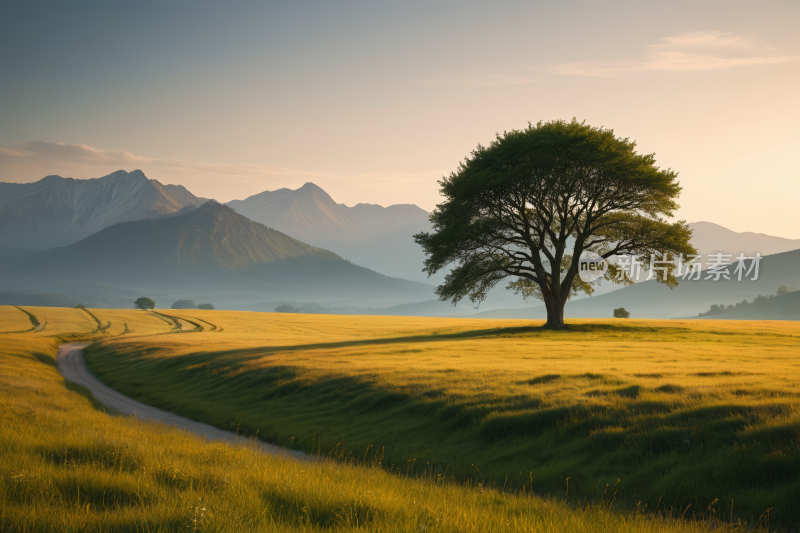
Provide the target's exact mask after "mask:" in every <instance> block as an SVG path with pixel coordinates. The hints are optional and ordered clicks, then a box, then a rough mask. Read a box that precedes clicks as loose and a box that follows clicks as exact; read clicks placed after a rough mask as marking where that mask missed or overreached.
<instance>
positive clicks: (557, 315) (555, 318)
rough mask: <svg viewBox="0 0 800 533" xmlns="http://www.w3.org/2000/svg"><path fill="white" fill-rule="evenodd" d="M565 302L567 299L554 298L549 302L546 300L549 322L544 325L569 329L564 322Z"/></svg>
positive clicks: (548, 327) (550, 327)
mask: <svg viewBox="0 0 800 533" xmlns="http://www.w3.org/2000/svg"><path fill="white" fill-rule="evenodd" d="M564 304H566V301H563V302H562V301H561V300H560V299H558V298H552V299H550V301H549V302H545V307H546V308H547V322H546V323H545V325H544V326H543V327H545V328H547V329H567V325H566V324H564Z"/></svg>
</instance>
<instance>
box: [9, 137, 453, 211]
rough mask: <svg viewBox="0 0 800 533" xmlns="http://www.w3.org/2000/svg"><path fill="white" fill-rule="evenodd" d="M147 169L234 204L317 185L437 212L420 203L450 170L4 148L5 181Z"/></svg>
mask: <svg viewBox="0 0 800 533" xmlns="http://www.w3.org/2000/svg"><path fill="white" fill-rule="evenodd" d="M121 169H122V170H127V171H132V170H135V169H140V170H142V171H143V172H144V173H145V175H147V177H149V178H153V179H157V180H159V181H160V182H162V183H179V184H181V185H184V186H185V187H187V188H188V189H189V190H190V191H192V192H193V193H194V194H197V195H199V196H202V197H205V198H215V199H217V200H219V201H228V200H232V199H234V198H239V199H241V198H245V197H247V196H250V195H252V194H256V193H259V192H262V191H265V190H276V189H280V188H283V187H289V188H292V189H294V188H297V187H300V186H302V185H303V184H304V183H306V182H309V181H313V182H314V183H316V184H317V185H319V186H321V187H322V188H323V189H325V190H326V191H327V192H328V193H329V194H331V195H332V196H333V197H334V198H336V199H337V201H340V202H341V201H345V202H346V203H347V204H348V205H355V204H356V203H359V202H369V203H379V204H381V205H391V204H395V203H417V204H421V207H423V208H425V209H431V208H432V207H433V205H435V202H436V201H437V199H438V194H436V193H435V192H434V193H433V194H429V195H428V196H429V198H426V199H423V201H422V202H421V201H420V198H419V195H418V191H419V190H427V189H429V188H430V185H431V184H433V183H436V180H437V179H439V178H441V176H442V175H443V174H445V173H446V172H444V171H441V170H440V171H436V172H433V171H431V172H420V173H402V172H397V173H386V172H375V173H347V174H344V173H337V172H326V173H319V172H312V171H308V170H304V169H298V168H292V167H284V166H276V165H258V164H226V163H204V162H198V161H186V160H180V159H155V158H150V157H144V156H140V155H136V154H132V153H130V152H120V151H111V150H100V149H97V148H93V147H91V146H87V145H85V144H67V143H57V142H49V141H25V142H20V143H15V144H14V145H13V146H12V147H7V148H4V147H0V181H11V182H16V183H29V182H33V181H38V180H40V179H42V178H43V177H44V176H46V175H48V174H57V175H60V176H64V177H73V178H80V179H87V178H98V177H100V176H104V175H106V174H110V173H111V172H114V171H116V170H121Z"/></svg>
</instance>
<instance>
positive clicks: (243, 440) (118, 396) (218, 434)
mask: <svg viewBox="0 0 800 533" xmlns="http://www.w3.org/2000/svg"><path fill="white" fill-rule="evenodd" d="M88 345H89V343H87V342H72V343H67V344H62V345H60V346H59V347H58V355H57V356H56V360H57V362H58V370H59V372H61V375H62V376H63V377H64V379H65V380H66V381H68V382H70V383H74V384H76V385H79V386H80V387H84V388H85V389H87V390H88V391H89V392H90V393H91V395H92V397H94V399H95V400H97V401H98V402H100V403H101V404H102V405H104V406H106V407H107V408H109V409H111V410H115V411H117V412H119V413H120V414H121V415H122V416H135V417H137V418H140V419H143V420H151V421H154V422H160V423H162V424H167V425H170V426H175V427H178V428H181V429H184V430H186V431H189V432H191V433H194V434H195V435H197V436H199V437H201V438H205V439H209V440H212V441H220V442H226V443H229V444H234V445H238V446H255V447H257V449H258V450H259V451H261V452H263V453H267V454H270V455H279V456H283V457H289V458H292V459H297V460H301V461H318V460H321V459H320V458H318V457H314V456H310V455H307V454H304V453H303V452H298V451H295V450H289V449H286V448H281V447H280V446H275V445H274V444H268V443H266V442H263V441H260V440H258V439H254V438H252V437H243V436H241V435H238V434H236V433H235V432H233V431H225V430H223V429H219V428H216V427H214V426H210V425H208V424H203V423H202V422H195V421H194V420H190V419H188V418H184V417H182V416H178V415H176V414H174V413H170V412H169V411H164V410H163V409H157V408H155V407H151V406H149V405H147V404H144V403H141V402H137V401H136V400H134V399H132V398H128V397H127V396H125V395H124V394H122V393H120V392H117V391H115V390H114V389H112V388H111V387H109V386H107V385H105V384H104V383H103V382H101V381H100V380H99V379H97V378H96V377H94V375H93V374H92V373H91V372H90V371H89V369H88V368H87V367H86V360H85V359H84V357H83V348H85V347H86V346H88ZM90 401H91V400H90ZM112 412H114V411H112Z"/></svg>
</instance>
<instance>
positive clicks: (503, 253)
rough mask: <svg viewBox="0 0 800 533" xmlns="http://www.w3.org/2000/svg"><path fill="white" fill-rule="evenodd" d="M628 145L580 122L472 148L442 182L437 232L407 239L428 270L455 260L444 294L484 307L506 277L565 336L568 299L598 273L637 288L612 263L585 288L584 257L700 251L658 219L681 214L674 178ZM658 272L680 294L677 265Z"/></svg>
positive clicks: (677, 228) (682, 227)
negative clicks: (541, 304)
mask: <svg viewBox="0 0 800 533" xmlns="http://www.w3.org/2000/svg"><path fill="white" fill-rule="evenodd" d="M635 147H636V143H634V142H633V141H630V140H628V139H622V138H619V137H615V136H614V132H613V130H610V129H603V128H594V127H591V126H589V125H586V124H585V123H581V122H578V121H576V120H575V119H573V120H572V121H571V122H565V121H562V120H559V121H553V122H547V123H542V122H539V123H538V124H536V125H532V124H528V127H527V128H526V129H524V130H521V131H518V130H514V131H510V132H506V133H504V134H503V135H498V136H497V138H496V140H494V141H493V142H492V143H491V144H490V145H489V146H488V147H484V146H481V145H478V147H477V148H476V149H475V150H473V151H472V154H471V156H470V157H467V158H466V159H465V160H464V161H463V162H462V163H461V164H460V165H459V168H458V170H457V171H455V172H453V173H452V174H450V176H449V177H445V178H443V179H442V181H440V182H439V184H440V186H441V195H442V196H443V197H444V201H443V202H442V203H441V204H439V205H438V206H437V207H436V209H434V211H433V213H431V217H430V219H431V222H432V223H433V232H432V233H419V234H417V235H415V236H414V239H415V240H416V242H417V243H418V244H419V245H421V246H422V248H423V250H424V251H425V254H426V256H427V259H426V260H425V267H424V269H423V271H424V272H427V273H428V275H432V274H434V273H436V272H438V271H439V270H441V269H443V268H445V267H446V266H448V265H453V269H452V271H451V272H449V273H448V274H447V276H446V277H445V281H444V283H443V284H442V285H440V286H439V287H437V289H436V294H437V295H438V296H439V299H440V300H452V302H453V304H455V303H457V302H458V301H459V300H461V299H462V298H464V297H465V296H468V297H469V299H470V300H471V301H473V302H481V301H483V300H485V299H486V296H487V294H488V292H489V290H490V289H492V288H493V287H494V286H495V285H497V284H498V283H499V282H500V281H501V280H503V279H505V278H507V277H511V278H514V279H513V280H512V281H511V282H510V283H509V284H508V287H507V288H509V289H512V290H514V291H515V293H517V294H521V295H522V296H523V298H526V299H527V298H528V297H530V296H532V297H535V298H538V299H540V300H542V301H544V304H545V306H546V308H547V323H546V324H545V327H548V328H553V329H562V328H565V327H566V326H565V324H564V305H565V304H566V302H567V300H568V299H569V298H570V297H571V296H574V295H575V294H577V293H578V292H585V293H587V294H591V293H592V292H594V287H593V285H594V284H596V283H598V282H599V281H600V280H601V279H603V278H605V279H610V280H613V281H614V282H616V283H625V284H630V283H633V280H632V279H631V276H630V275H629V273H628V272H625V271H624V270H622V269H620V268H618V267H617V266H616V265H614V264H613V262H612V263H611V264H609V266H608V269H607V270H606V272H605V274H604V275H603V277H602V278H600V279H598V280H596V281H594V282H585V281H583V280H582V279H581V278H580V277H579V276H578V273H579V260H580V257H581V254H582V253H583V252H585V251H591V252H594V253H596V254H597V255H599V256H600V257H602V258H603V259H608V258H610V257H612V256H617V255H625V254H636V255H641V256H645V257H647V258H648V260H647V262H645V261H642V263H643V267H644V268H645V270H647V269H648V267H649V257H650V256H651V254H658V256H659V257H661V258H664V257H666V256H665V255H664V254H670V257H675V256H677V254H681V253H682V254H694V253H696V250H695V249H694V247H692V246H691V244H690V243H689V238H690V237H691V230H690V229H689V228H688V226H687V225H686V222H685V221H679V222H673V223H670V222H668V221H666V220H665V218H666V217H670V216H672V214H673V212H674V211H675V209H677V207H678V205H677V204H676V203H675V199H676V198H677V197H678V196H679V195H680V191H681V188H680V186H679V184H678V182H677V180H676V177H677V173H675V172H673V171H672V170H661V169H659V168H658V167H657V166H655V158H654V155H653V154H650V155H641V154H638V153H637V152H636V151H635ZM659 266H660V267H661V268H664V270H663V276H658V281H659V282H661V283H665V284H666V285H668V286H669V287H670V288H672V287H675V286H676V285H677V284H678V282H677V280H676V278H675V275H674V272H675V265H669V266H666V265H659Z"/></svg>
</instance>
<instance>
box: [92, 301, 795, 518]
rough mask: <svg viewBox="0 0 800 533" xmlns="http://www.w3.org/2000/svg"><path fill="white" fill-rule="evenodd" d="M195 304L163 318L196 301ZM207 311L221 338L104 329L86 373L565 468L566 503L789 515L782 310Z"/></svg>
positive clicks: (181, 409) (421, 455)
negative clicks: (532, 315) (554, 315)
mask: <svg viewBox="0 0 800 533" xmlns="http://www.w3.org/2000/svg"><path fill="white" fill-rule="evenodd" d="M196 313H197V312H192V313H190V312H188V311H187V312H186V313H181V315H180V316H184V315H186V316H190V317H193V318H197V317H199V316H205V317H209V316H212V315H199V314H196ZM213 316H214V317H215V318H214V323H215V324H217V325H224V326H225V331H226V332H230V335H226V334H225V333H223V334H221V335H220V334H216V333H215V334H213V336H212V335H210V334H205V333H203V334H197V335H192V336H185V337H184V339H182V341H184V342H181V343H180V345H178V344H176V343H175V342H173V341H172V339H173V338H174V336H162V337H147V338H137V339H125V340H118V341H106V342H103V343H100V344H98V345H94V346H92V347H91V348H90V350H89V363H90V368H91V369H92V371H93V372H95V373H96V374H97V375H98V376H99V377H100V378H101V379H103V380H104V381H105V382H106V383H108V384H109V385H110V386H112V387H114V388H116V389H118V390H120V391H122V392H124V393H125V394H128V395H130V396H132V397H135V398H137V399H140V400H141V401H144V402H145V403H149V404H152V405H156V406H159V407H162V408H165V409H169V410H172V411H174V412H176V413H179V414H182V415H184V416H188V417H190V418H194V419H196V420H202V421H204V422H208V423H211V424H214V425H216V426H218V427H223V428H238V429H239V431H241V432H243V433H246V434H251V435H256V434H258V435H259V436H261V437H264V438H266V439H267V440H269V441H272V442H277V443H279V444H282V445H288V446H293V447H295V448H298V449H304V450H311V449H313V450H322V453H332V451H334V450H335V453H340V454H341V453H342V450H343V449H344V450H349V451H352V452H353V453H354V454H355V456H363V454H364V453H365V452H367V453H369V454H372V453H374V450H376V449H377V450H379V453H380V455H381V457H382V458H383V461H382V463H383V465H384V466H385V467H386V468H387V469H389V470H391V469H393V468H397V467H398V465H405V468H406V469H407V470H409V471H412V472H416V473H427V474H428V475H430V474H431V473H434V474H439V473H444V472H445V471H446V472H447V474H448V475H452V476H454V479H455V480H457V481H458V482H461V483H471V484H472V485H475V484H476V483H478V482H481V483H483V484H484V485H491V486H495V487H505V488H506V489H513V490H534V491H536V492H537V493H539V494H563V493H564V492H565V489H566V479H567V478H569V497H570V499H571V500H572V501H590V502H599V501H601V500H602V498H603V497H604V495H607V491H608V490H609V489H608V488H607V487H611V486H614V487H615V491H616V502H617V503H616V505H618V506H620V507H621V508H626V509H635V508H636V507H637V504H639V502H641V505H646V506H647V507H648V508H649V509H655V508H658V507H659V506H660V507H663V506H666V507H668V508H671V509H685V508H686V507H687V506H689V505H691V507H689V509H695V510H696V509H704V510H705V509H706V508H707V507H708V506H709V505H712V502H715V501H716V504H713V507H715V508H716V509H718V510H719V509H722V508H724V509H728V510H730V508H731V506H733V508H734V513H735V515H736V516H739V517H742V518H744V519H747V520H749V521H750V522H751V523H752V522H754V521H755V520H756V519H757V518H758V517H759V516H761V515H762V514H763V513H764V512H765V511H767V510H770V513H771V515H772V517H773V518H774V519H776V520H779V521H781V522H782V523H797V522H798V521H800V506H798V505H797V502H798V501H800V401H799V400H798V389H797V378H798V368H800V366H799V364H798V360H797V354H798V353H800V328H798V327H797V326H796V325H794V326H793V325H791V324H789V325H786V324H768V323H749V324H746V325H742V324H741V323H739V324H726V323H720V322H714V323H711V324H709V323H706V322H702V321H686V322H682V323H679V322H670V321H626V322H625V323H624V324H620V323H619V322H614V321H605V322H600V323H575V324H573V327H572V328H571V329H570V331H566V332H548V331H543V330H541V329H539V328H533V327H530V326H520V325H519V324H520V323H519V322H509V323H500V322H491V321H483V322H479V321H468V320H448V319H428V320H420V319H401V318H396V317H395V318H393V319H392V320H391V321H386V320H385V319H378V318H373V317H346V318H342V317H338V318H337V317H325V316H317V315H314V316H307V317H293V316H291V315H277V314H273V315H259V314H245V313H238V314H234V313H228V314H225V313H221V312H216V314H214V315H213ZM209 319H210V318H209ZM345 320H346V321H345ZM345 324H346V325H345ZM489 325H494V326H495V327H487V326H489ZM498 326H499V327H498ZM345 328H349V329H348V331H343V330H344V329H345ZM189 337H191V339H190V338H189ZM344 455H347V452H345V453H344ZM409 465H413V466H409ZM618 480H619V482H618Z"/></svg>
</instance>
